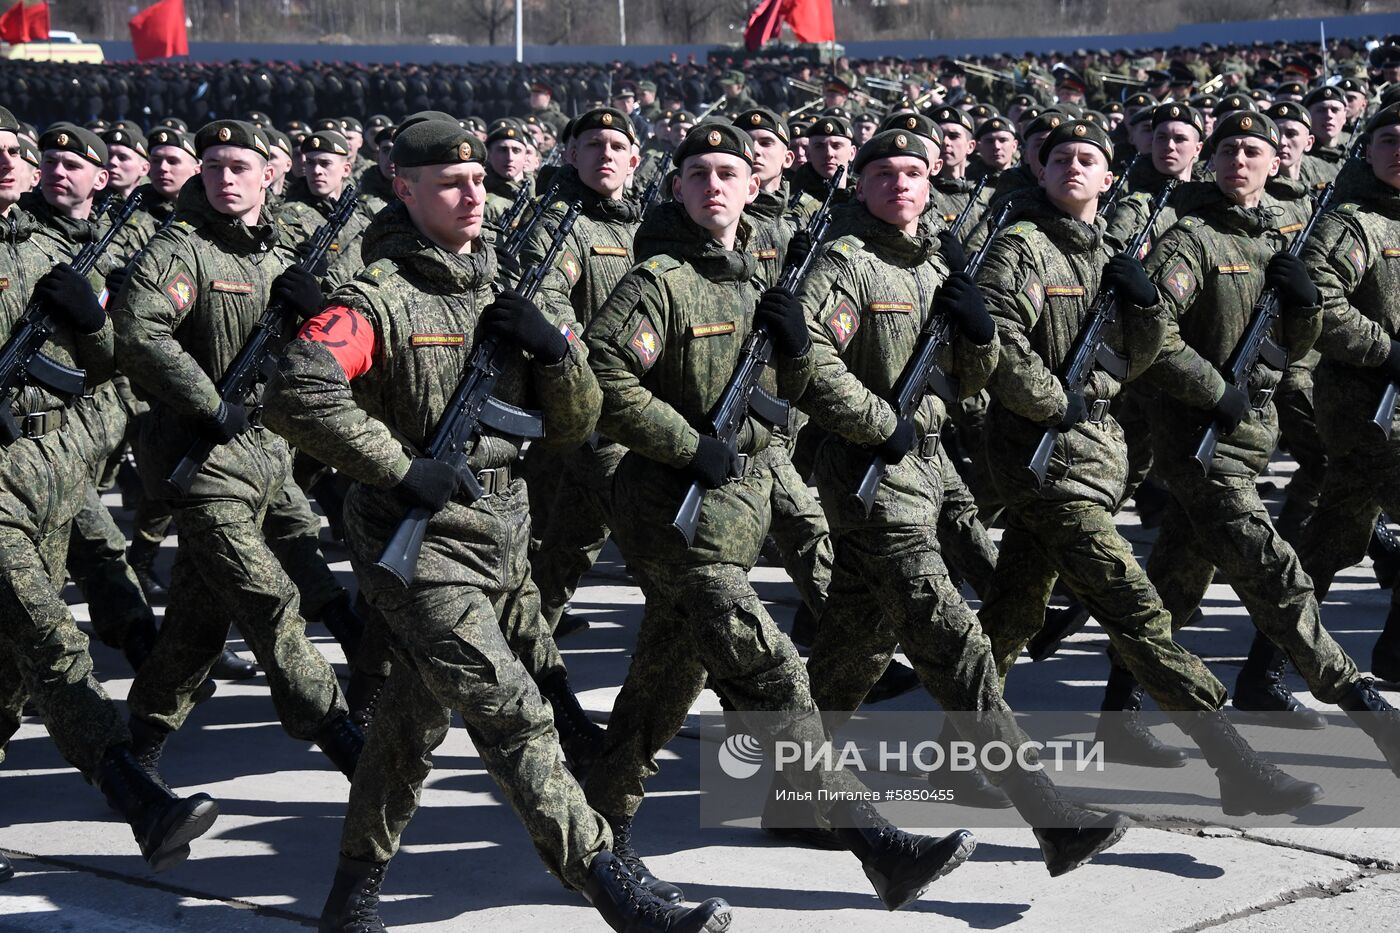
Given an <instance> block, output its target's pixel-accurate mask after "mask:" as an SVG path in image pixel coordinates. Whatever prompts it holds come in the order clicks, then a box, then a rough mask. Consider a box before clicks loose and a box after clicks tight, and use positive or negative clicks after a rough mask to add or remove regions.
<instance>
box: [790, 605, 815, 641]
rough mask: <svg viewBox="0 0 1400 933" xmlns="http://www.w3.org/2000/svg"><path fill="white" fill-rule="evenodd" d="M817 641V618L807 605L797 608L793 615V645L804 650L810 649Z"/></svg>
mask: <svg viewBox="0 0 1400 933" xmlns="http://www.w3.org/2000/svg"><path fill="white" fill-rule="evenodd" d="M816 640H817V617H816V616H815V615H813V614H812V610H810V609H808V608H807V604H806V603H802V604H801V605H799V606H798V607H797V611H796V612H795V613H793V615H792V643H793V644H794V645H798V646H799V647H802V648H810V647H812V645H813V643H815V642H816Z"/></svg>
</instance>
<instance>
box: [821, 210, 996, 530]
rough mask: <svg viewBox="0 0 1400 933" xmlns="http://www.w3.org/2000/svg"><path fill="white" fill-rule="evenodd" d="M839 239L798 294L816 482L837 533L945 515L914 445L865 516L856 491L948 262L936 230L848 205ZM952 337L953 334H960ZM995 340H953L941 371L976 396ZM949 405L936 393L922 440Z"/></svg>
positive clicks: (887, 423)
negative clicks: (912, 228)
mask: <svg viewBox="0 0 1400 933" xmlns="http://www.w3.org/2000/svg"><path fill="white" fill-rule="evenodd" d="M832 235H833V237H834V239H832V240H830V241H828V243H827V244H826V246H825V247H823V249H822V252H821V255H820V256H819V257H818V258H817V260H816V262H815V263H814V264H813V268H812V272H811V274H810V275H809V276H808V277H807V281H806V282H804V283H803V286H802V291H801V298H802V304H803V309H804V310H805V311H806V313H807V327H808V332H809V333H810V335H811V338H812V350H811V352H810V353H809V354H808V356H809V357H811V363H810V364H809V368H810V370H811V376H810V381H809V383H808V385H807V388H806V391H805V392H804V393H803V394H802V395H801V396H800V397H799V401H798V404H799V405H800V407H801V409H802V411H803V412H804V413H806V414H807V415H809V416H810V417H811V425H810V426H809V427H808V428H806V429H805V430H812V428H813V427H815V428H817V429H819V430H822V431H825V432H826V433H827V434H828V435H830V437H829V438H828V439H827V440H826V442H825V443H823V445H822V446H821V448H820V450H819V451H818V454H817V461H816V466H815V469H814V473H813V475H814V478H815V480H816V483H817V486H818V488H819V489H820V491H821V494H822V502H823V506H824V508H825V510H826V512H827V518H828V521H830V522H831V526H832V530H833V531H839V530H840V529H843V528H850V527H871V526H872V525H909V524H927V525H928V526H929V527H933V525H934V524H935V523H936V521H937V517H938V509H939V503H940V502H941V499H942V492H941V485H940V484H939V481H938V480H937V479H936V475H937V469H936V468H934V467H932V466H931V464H930V463H929V461H926V460H924V459H923V458H921V457H920V456H919V452H918V451H917V450H916V451H913V452H911V454H910V455H909V456H908V457H906V458H905V459H904V460H903V461H901V462H900V463H898V464H896V465H895V466H894V467H892V468H891V469H890V470H889V472H888V473H887V474H886V477H885V480H884V482H883V483H881V485H880V489H879V491H878V492H877V494H876V500H875V510H874V511H873V512H872V514H871V516H870V517H869V518H868V519H867V518H866V516H865V513H864V510H863V508H861V507H859V506H858V505H856V504H855V503H854V502H853V501H852V494H853V493H854V492H855V489H856V486H857V485H858V484H859V482H860V479H861V476H862V475H863V473H864V471H865V468H866V466H867V465H868V464H869V462H870V457H871V453H870V450H869V446H870V445H875V444H879V443H880V442H881V441H883V440H885V438H887V437H889V436H890V434H891V433H892V432H893V431H894V429H895V422H896V417H897V413H896V411H895V409H894V407H893V405H892V404H891V402H890V400H891V399H892V398H893V397H894V388H895V386H896V384H897V383H898V381H899V376H900V374H901V373H902V372H903V371H904V367H905V365H906V364H907V363H908V360H909V357H910V356H911V355H912V354H913V352H914V348H915V346H916V345H917V343H918V340H919V335H920V333H921V332H922V331H923V330H924V328H925V327H927V326H928V324H929V318H930V315H931V314H932V312H933V299H934V296H935V295H936V294H937V292H938V289H939V287H940V286H942V284H943V281H944V279H946V278H947V277H948V271H949V270H948V266H947V264H946V263H945V262H944V260H943V257H942V255H941V254H940V253H939V251H938V247H939V242H938V240H937V238H936V237H934V236H932V235H930V234H928V233H927V232H924V231H922V230H921V231H920V233H919V234H918V235H915V236H910V235H908V234H905V233H903V232H902V231H900V230H898V229H896V228H895V227H892V226H890V225H889V224H887V223H884V222H883V221H880V220H877V219H876V218H875V217H873V216H872V215H871V214H870V213H869V212H868V211H867V210H865V208H864V207H863V206H860V205H852V206H850V207H848V208H846V209H844V210H842V211H840V212H839V213H838V214H837V215H836V216H835V217H834V218H833V223H832ZM955 333H956V332H955ZM996 361H997V343H996V341H995V340H993V341H992V342H991V343H989V344H987V345H986V346H977V345H974V344H972V343H970V342H968V341H967V340H965V339H964V338H963V337H962V336H961V335H957V336H955V337H954V339H953V340H952V341H951V343H950V344H949V345H948V346H946V347H945V348H944V349H943V351H942V357H941V359H940V363H941V365H942V366H943V368H944V370H945V372H947V373H948V374H949V375H950V376H952V377H954V378H955V379H958V380H959V381H960V387H961V391H962V393H963V394H964V395H965V396H966V395H973V394H975V393H976V392H978V391H979V390H980V389H981V388H982V386H983V385H984V384H985V382H986V379H987V376H988V375H989V374H990V373H991V371H992V369H993V368H994V367H995V366H996ZM946 417H947V412H946V410H945V409H944V407H943V404H942V402H940V401H939V400H938V399H937V398H936V397H935V396H934V395H933V394H932V393H930V394H929V395H928V397H927V398H926V399H925V402H924V404H923V406H922V408H920V410H919V411H918V413H917V415H916V416H915V430H916V433H917V434H918V435H920V436H921V437H922V436H925V435H927V436H936V435H937V434H938V431H939V430H940V428H941V427H942V425H943V422H944V420H945V419H946Z"/></svg>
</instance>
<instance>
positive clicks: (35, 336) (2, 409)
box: [0, 192, 145, 444]
mask: <svg viewBox="0 0 1400 933" xmlns="http://www.w3.org/2000/svg"><path fill="white" fill-rule="evenodd" d="M144 200H145V192H140V193H136V194H133V195H132V196H131V197H129V198H127V199H126V203H125V204H123V205H122V207H121V210H119V211H118V212H117V214H116V216H115V217H114V218H113V219H112V225H111V226H110V227H108V228H107V232H106V233H104V234H102V235H101V236H100V237H98V238H97V239H95V240H89V241H88V242H87V243H86V244H84V246H83V248H82V249H80V250H79V251H78V254H77V255H76V256H74V257H73V259H72V261H71V262H70V263H69V265H70V266H72V268H73V271H74V272H76V273H78V274H79V275H81V276H84V277H86V276H87V275H88V274H89V273H91V272H92V270H93V269H94V268H96V267H97V261H98V260H99V259H101V258H102V254H103V253H105V252H106V251H107V247H109V246H111V245H112V241H113V240H115V239H116V238H117V234H118V233H120V232H121V230H122V228H123V227H125V226H126V223H127V221H129V220H130V219H131V218H132V215H134V214H135V213H136V212H137V211H138V210H139V209H140V207H141V205H142V203H144ZM53 334H54V322H53V320H52V318H50V316H49V313H48V311H46V310H45V309H44V307H43V305H42V304H41V303H40V302H39V301H37V300H35V299H33V298H31V299H30V301H29V304H28V306H27V307H26V308H25V309H24V314H23V315H22V316H21V317H20V319H19V321H18V322H16V324H15V327H14V330H13V331H11V333H10V339H9V340H7V341H5V345H4V346H3V347H0V441H3V442H4V443H6V444H12V443H14V442H15V441H17V440H19V438H20V437H21V436H22V435H23V433H24V431H23V428H22V427H21V425H20V424H19V422H18V421H16V420H15V416H14V414H13V413H11V411H10V408H11V405H12V403H13V402H14V398H15V396H16V395H17V394H19V392H20V391H21V390H22V389H23V388H24V384H25V383H26V382H32V383H34V384H35V385H37V386H40V387H41V388H44V389H47V390H48V391H49V392H52V393H53V394H54V395H56V396H58V397H59V398H61V399H63V401H64V402H69V401H72V400H73V399H74V398H75V397H77V396H79V395H81V394H82V392H83V388H84V383H85V382H86V381H87V373H86V372H84V371H83V370H81V369H73V368H71V367H68V366H64V365H63V364H62V363H59V362H57V361H56V360H54V359H53V358H52V357H49V356H46V355H44V354H43V353H41V352H40V350H41V349H42V348H43V346H44V344H45V343H47V342H48V339H49V338H50V337H52V336H53Z"/></svg>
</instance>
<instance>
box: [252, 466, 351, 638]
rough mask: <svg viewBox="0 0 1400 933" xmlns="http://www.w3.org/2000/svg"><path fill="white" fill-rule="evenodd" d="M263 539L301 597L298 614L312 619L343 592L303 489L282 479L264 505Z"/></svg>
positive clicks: (317, 517) (318, 521) (317, 519)
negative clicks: (280, 485)
mask: <svg viewBox="0 0 1400 933" xmlns="http://www.w3.org/2000/svg"><path fill="white" fill-rule="evenodd" d="M262 531H263V540H265V541H266V542H267V546H268V547H269V548H271V550H272V553H273V554H275V555H276V556H277V561H278V563H280V564H281V565H282V568H283V569H284V570H286V572H287V576H288V577H290V578H291V581H292V583H293V584H295V586H296V588H297V594H298V595H299V596H300V598H301V615H302V618H305V619H315V618H316V617H317V616H318V615H319V614H320V612H321V610H322V609H324V608H325V607H326V604H327V603H329V602H331V601H332V600H334V599H336V598H338V597H340V596H344V595H345V588H344V587H342V586H341V585H340V584H339V583H338V582H336V579H335V575H334V574H333V573H331V570H330V567H328V566H327V565H326V555H325V554H324V553H322V551H321V517H320V516H319V515H317V514H316V513H315V512H313V511H311V503H310V502H308V501H307V499H306V493H304V492H302V491H301V487H300V486H298V485H297V484H296V483H293V482H291V481H290V480H289V481H288V482H285V483H283V484H282V488H281V490H280V491H278V493H277V495H276V496H275V497H274V498H273V499H272V501H271V503H269V505H268V507H267V514H266V515H264V516H263V522H262Z"/></svg>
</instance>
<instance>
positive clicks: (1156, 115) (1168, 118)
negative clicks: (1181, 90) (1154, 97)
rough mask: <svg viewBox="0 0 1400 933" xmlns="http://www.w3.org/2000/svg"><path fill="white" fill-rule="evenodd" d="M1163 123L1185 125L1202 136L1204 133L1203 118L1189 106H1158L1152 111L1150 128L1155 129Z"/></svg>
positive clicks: (1204, 123) (1204, 124)
mask: <svg viewBox="0 0 1400 933" xmlns="http://www.w3.org/2000/svg"><path fill="white" fill-rule="evenodd" d="M1163 123H1187V124H1190V125H1191V126H1193V127H1195V128H1196V132H1197V133H1199V134H1201V135H1202V136H1204V135H1205V132H1206V121H1205V117H1203V116H1201V112H1200V111H1199V110H1197V109H1196V108H1195V107H1192V106H1191V105H1189V104H1158V105H1157V106H1156V107H1155V108H1153V110H1152V128H1153V129H1156V128H1157V127H1159V126H1161V125H1162V124H1163Z"/></svg>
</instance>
